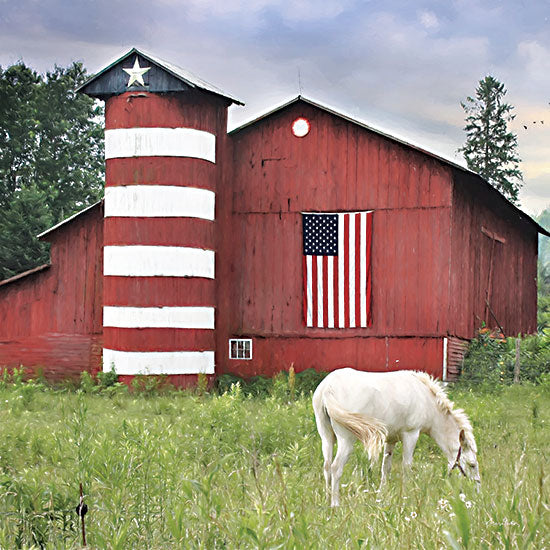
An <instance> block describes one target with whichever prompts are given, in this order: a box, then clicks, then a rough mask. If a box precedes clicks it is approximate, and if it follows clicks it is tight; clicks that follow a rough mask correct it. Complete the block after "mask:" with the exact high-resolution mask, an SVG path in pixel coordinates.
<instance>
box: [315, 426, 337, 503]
mask: <svg viewBox="0 0 550 550" xmlns="http://www.w3.org/2000/svg"><path fill="white" fill-rule="evenodd" d="M317 430H318V431H319V435H320V436H321V447H322V449H323V459H324V463H323V474H324V476H325V486H326V490H327V496H329V495H330V482H331V471H330V470H331V468H330V467H331V464H332V450H333V448H334V432H333V431H332V426H331V425H330V421H328V419H327V421H326V422H325V421H324V419H323V420H322V421H320V422H318V423H317Z"/></svg>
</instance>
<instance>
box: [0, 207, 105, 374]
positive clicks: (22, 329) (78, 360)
mask: <svg viewBox="0 0 550 550" xmlns="http://www.w3.org/2000/svg"><path fill="white" fill-rule="evenodd" d="M46 238H47V240H48V241H49V242H51V267H50V268H49V269H47V270H44V271H41V272H39V273H36V274H34V275H29V276H28V277H24V278H22V279H19V280H18V281H15V282H13V283H9V284H7V285H2V286H0V365H9V366H19V365H24V366H25V367H29V368H32V367H34V368H35V369H38V368H43V370H44V373H45V374H46V376H48V377H49V378H51V379H61V378H68V377H76V376H78V375H79V374H80V372H81V371H83V370H89V371H96V370H97V369H99V368H100V362H101V348H102V304H101V300H102V277H103V254H102V252H103V246H102V244H103V209H102V207H101V206H100V205H98V206H97V207H95V208H92V209H91V210H89V211H87V212H85V213H83V214H81V215H80V216H79V217H77V218H75V219H74V220H73V221H72V222H70V223H69V224H67V225H65V226H61V227H60V228H58V229H56V230H54V231H53V232H52V233H50V234H48V235H47V237H46Z"/></svg>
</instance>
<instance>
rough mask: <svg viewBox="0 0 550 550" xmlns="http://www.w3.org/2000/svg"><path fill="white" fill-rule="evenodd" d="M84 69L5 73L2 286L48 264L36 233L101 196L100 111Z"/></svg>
mask: <svg viewBox="0 0 550 550" xmlns="http://www.w3.org/2000/svg"><path fill="white" fill-rule="evenodd" d="M86 79H87V75H86V70H85V68H84V67H83V65H82V64H81V63H73V64H72V65H70V66H69V67H65V68H63V67H58V66H55V67H54V69H53V70H52V71H49V72H47V73H46V74H45V75H41V74H39V73H37V72H36V71H34V70H33V69H31V68H29V67H27V66H26V65H25V64H24V63H23V62H19V63H16V64H15V65H12V66H10V67H8V68H7V69H2V68H1V67H0V280H2V279H6V278H8V277H11V276H13V275H15V274H17V273H21V272H23V271H26V270H28V269H32V268H33V267H36V266H37V265H40V264H43V263H47V262H48V260H49V251H48V248H47V245H46V244H45V243H42V242H41V241H39V240H38V239H37V238H36V235H38V234H39V233H41V232H42V231H44V230H46V229H48V228H49V227H51V226H53V225H55V224H56V223H58V222H60V221H62V220H63V219H65V218H67V217H68V216H70V215H72V214H74V213H75V212H78V211H79V210H81V209H82V208H84V207H86V206H88V205H90V204H93V203H94V202H96V201H97V200H99V198H100V197H101V196H102V193H103V179H104V160H103V159H104V145H103V120H102V119H103V108H102V106H100V105H99V104H98V103H96V102H95V101H94V100H93V99H92V98H89V97H88V96H85V95H83V94H77V93H76V92H75V89H76V88H77V87H78V86H79V85H80V84H82V83H83V82H84V81H85V80H86Z"/></svg>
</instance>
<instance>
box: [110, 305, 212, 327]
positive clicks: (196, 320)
mask: <svg viewBox="0 0 550 550" xmlns="http://www.w3.org/2000/svg"><path fill="white" fill-rule="evenodd" d="M103 326H104V327H119V328H193V329H213V328H214V308H213V307H122V306H121V307H118V306H116V307H115V306H104V307H103Z"/></svg>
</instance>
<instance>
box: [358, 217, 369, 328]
mask: <svg viewBox="0 0 550 550" xmlns="http://www.w3.org/2000/svg"><path fill="white" fill-rule="evenodd" d="M360 233H361V248H360V251H359V253H360V255H361V275H360V281H361V286H360V287H359V288H360V296H359V300H360V304H361V326H362V327H366V326H367V293H366V290H367V287H366V281H367V214H366V213H365V212H362V213H361V229H360Z"/></svg>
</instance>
